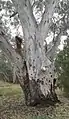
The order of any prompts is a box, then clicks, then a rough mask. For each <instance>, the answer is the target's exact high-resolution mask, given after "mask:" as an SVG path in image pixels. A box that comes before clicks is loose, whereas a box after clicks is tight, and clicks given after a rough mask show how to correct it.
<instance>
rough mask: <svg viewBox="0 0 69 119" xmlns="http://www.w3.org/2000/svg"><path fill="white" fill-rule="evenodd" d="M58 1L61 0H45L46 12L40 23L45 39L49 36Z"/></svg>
mask: <svg viewBox="0 0 69 119" xmlns="http://www.w3.org/2000/svg"><path fill="white" fill-rule="evenodd" d="M58 2H59V0H49V1H48V2H46V1H45V12H44V14H43V16H42V20H41V23H40V27H41V33H42V36H43V39H45V38H46V37H47V34H48V31H49V28H50V25H51V22H52V15H53V13H54V12H55V8H56V5H57V4H58Z"/></svg>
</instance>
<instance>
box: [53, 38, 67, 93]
mask: <svg viewBox="0 0 69 119" xmlns="http://www.w3.org/2000/svg"><path fill="white" fill-rule="evenodd" d="M55 64H56V71H57V74H58V84H59V87H60V88H63V89H64V91H65V92H67V93H68V91H69V39H68V41H67V42H66V43H65V46H64V49H63V50H62V51H60V52H59V54H58V56H57V58H56V62H55Z"/></svg>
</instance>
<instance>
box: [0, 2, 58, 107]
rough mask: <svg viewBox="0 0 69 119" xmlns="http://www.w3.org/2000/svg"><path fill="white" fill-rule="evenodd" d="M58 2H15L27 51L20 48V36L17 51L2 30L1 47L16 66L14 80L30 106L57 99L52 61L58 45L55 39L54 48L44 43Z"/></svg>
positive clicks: (17, 41) (17, 40) (17, 38)
mask: <svg viewBox="0 0 69 119" xmlns="http://www.w3.org/2000/svg"><path fill="white" fill-rule="evenodd" d="M58 2H59V1H58V0H39V1H38V0H36V1H35V0H33V1H31V0H13V4H14V5H15V7H16V11H17V13H18V14H19V18H20V21H21V24H22V28H23V34H24V50H22V48H21V44H22V40H21V39H20V38H19V37H18V36H17V37H16V38H15V39H16V44H17V48H16V50H14V49H13V48H12V47H11V46H10V45H9V43H8V41H7V38H6V36H5V34H3V31H2V30H0V32H1V34H0V35H1V37H0V41H1V47H2V49H4V51H5V52H6V54H8V56H9V57H10V59H11V60H13V62H14V63H15V70H14V78H15V76H16V75H17V77H18V80H19V83H20V85H21V87H22V89H23V91H24V94H25V100H26V104H27V105H36V104H38V103H42V102H46V103H47V102H48V101H53V102H54V101H57V100H58V99H57V95H56V93H55V88H54V85H55V83H54V81H55V67H54V62H53V61H51V60H50V58H51V56H54V52H55V49H56V46H57V43H55V41H54V40H53V47H52V48H51V50H47V49H48V48H47V43H46V41H45V38H46V37H47V34H48V31H49V28H50V25H51V21H52V20H51V19H52V15H53V13H54V11H55V8H56V6H57V4H58ZM35 8H36V9H37V12H38V11H39V9H41V20H40V22H39V23H38V22H37V20H36V19H35V13H34V12H33V9H35ZM4 39H5V40H4ZM57 39H58V38H56V41H57ZM57 42H58V41H57ZM2 44H3V45H2ZM4 46H5V47H4Z"/></svg>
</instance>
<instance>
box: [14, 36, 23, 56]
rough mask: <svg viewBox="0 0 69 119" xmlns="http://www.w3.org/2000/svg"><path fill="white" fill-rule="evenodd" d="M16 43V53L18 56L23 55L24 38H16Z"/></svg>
mask: <svg viewBox="0 0 69 119" xmlns="http://www.w3.org/2000/svg"><path fill="white" fill-rule="evenodd" d="M15 41H16V46H17V48H16V52H17V53H18V54H20V55H22V54H21V44H22V38H20V37H19V36H15Z"/></svg>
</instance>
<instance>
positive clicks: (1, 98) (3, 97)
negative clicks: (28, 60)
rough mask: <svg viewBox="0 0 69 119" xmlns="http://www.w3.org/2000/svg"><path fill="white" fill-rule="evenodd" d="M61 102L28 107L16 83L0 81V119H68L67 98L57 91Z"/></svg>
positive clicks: (68, 105) (68, 102)
mask: <svg viewBox="0 0 69 119" xmlns="http://www.w3.org/2000/svg"><path fill="white" fill-rule="evenodd" d="M57 93H58V96H59V98H60V101H61V102H62V103H61V104H56V105H55V106H49V107H46V106H37V107H30V106H26V105H25V100H24V94H23V91H22V89H21V88H20V86H19V85H18V84H9V83H6V82H2V81H0V119H69V100H68V99H67V98H65V97H64V96H63V95H62V94H63V93H62V92H61V91H57Z"/></svg>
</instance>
